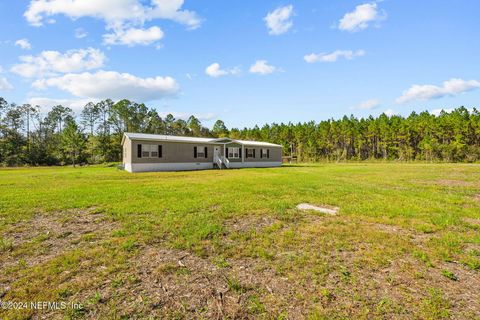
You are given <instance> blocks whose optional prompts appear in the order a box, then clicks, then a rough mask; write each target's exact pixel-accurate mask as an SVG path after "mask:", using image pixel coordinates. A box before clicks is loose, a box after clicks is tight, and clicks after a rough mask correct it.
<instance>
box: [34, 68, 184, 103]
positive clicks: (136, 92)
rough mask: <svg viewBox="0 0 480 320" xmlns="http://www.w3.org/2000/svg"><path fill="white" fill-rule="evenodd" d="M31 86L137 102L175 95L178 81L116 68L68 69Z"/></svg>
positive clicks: (98, 97) (86, 96)
mask: <svg viewBox="0 0 480 320" xmlns="http://www.w3.org/2000/svg"><path fill="white" fill-rule="evenodd" d="M33 87H34V88H37V89H46V88H47V87H56V88H58V89H60V90H63V91H66V92H69V93H71V94H72V95H74V96H76V97H79V98H89V99H106V98H110V99H113V100H120V99H131V100H134V101H138V102H145V101H151V100H156V99H161V98H164V97H168V96H175V95H176V94H177V93H178V91H179V85H178V83H177V82H176V81H175V79H173V78H171V77H159V76H158V77H155V78H140V77H136V76H134V75H131V74H129V73H119V72H116V71H98V72H96V73H90V72H84V73H80V74H77V73H69V74H66V75H64V76H61V77H56V78H50V79H41V80H36V81H35V82H34V83H33Z"/></svg>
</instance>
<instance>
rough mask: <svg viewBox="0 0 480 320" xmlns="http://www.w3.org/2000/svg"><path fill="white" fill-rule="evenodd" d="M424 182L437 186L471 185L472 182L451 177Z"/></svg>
mask: <svg viewBox="0 0 480 320" xmlns="http://www.w3.org/2000/svg"><path fill="white" fill-rule="evenodd" d="M424 182H425V183H429V184H430V183H431V184H434V185H439V186H447V187H471V186H473V185H474V184H473V183H472V182H469V181H464V180H451V179H441V180H434V181H424Z"/></svg>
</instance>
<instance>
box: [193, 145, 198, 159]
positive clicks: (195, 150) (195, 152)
mask: <svg viewBox="0 0 480 320" xmlns="http://www.w3.org/2000/svg"><path fill="white" fill-rule="evenodd" d="M193 157H194V158H195V159H196V158H197V147H193Z"/></svg>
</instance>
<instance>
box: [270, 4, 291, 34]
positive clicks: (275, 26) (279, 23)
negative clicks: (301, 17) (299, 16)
mask: <svg viewBox="0 0 480 320" xmlns="http://www.w3.org/2000/svg"><path fill="white" fill-rule="evenodd" d="M292 15H293V6H292V5H288V6H284V7H279V8H277V9H275V10H273V11H272V12H269V13H268V14H267V15H266V16H265V18H263V20H264V21H265V24H266V26H267V28H268V33H269V34H271V35H279V34H282V33H285V32H287V31H288V30H289V29H290V28H291V27H292V26H293V22H292V20H291V17H292Z"/></svg>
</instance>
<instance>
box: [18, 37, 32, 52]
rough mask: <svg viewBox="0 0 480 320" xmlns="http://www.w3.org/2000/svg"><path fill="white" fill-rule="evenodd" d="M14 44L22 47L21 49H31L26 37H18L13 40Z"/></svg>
mask: <svg viewBox="0 0 480 320" xmlns="http://www.w3.org/2000/svg"><path fill="white" fill-rule="evenodd" d="M15 45H16V46H18V47H20V48H22V49H23V50H30V49H32V45H31V44H30V42H29V41H28V39H19V40H17V41H15Z"/></svg>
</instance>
